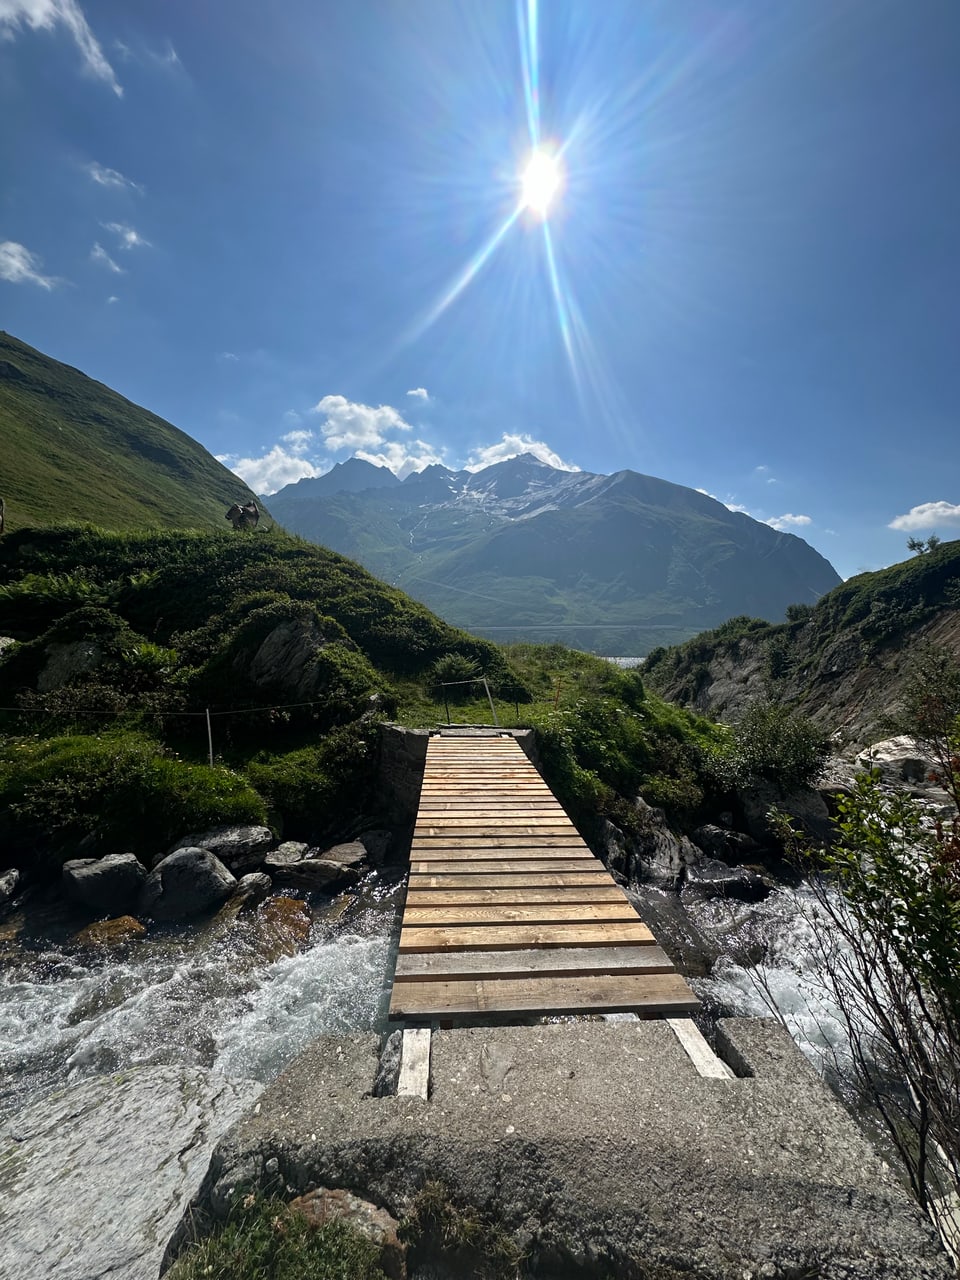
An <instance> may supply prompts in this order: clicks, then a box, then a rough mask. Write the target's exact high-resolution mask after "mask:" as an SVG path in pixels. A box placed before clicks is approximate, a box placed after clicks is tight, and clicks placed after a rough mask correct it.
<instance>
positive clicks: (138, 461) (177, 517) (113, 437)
mask: <svg viewBox="0 0 960 1280" xmlns="http://www.w3.org/2000/svg"><path fill="white" fill-rule="evenodd" d="M0 437H2V439H3V461H2V473H0V484H2V496H3V498H4V500H5V502H6V526H7V529H8V530H15V529H18V528H22V527H23V526H25V525H42V524H52V523H66V522H70V521H93V522H95V523H97V524H99V525H102V526H104V527H106V528H116V529H129V528H136V527H141V528H164V527H165V528H177V527H179V528H208V529H209V528H217V529H219V528H224V527H226V526H225V524H224V514H225V512H226V509H227V507H229V506H230V505H231V504H232V503H234V502H237V501H239V502H245V501H248V500H249V499H250V498H252V497H253V494H252V493H251V491H250V490H249V489H248V488H247V486H246V485H245V484H244V483H243V481H242V480H240V479H238V478H237V477H236V476H235V475H233V473H232V472H230V471H228V470H227V468H226V467H224V466H222V465H221V463H219V462H217V461H216V459H215V458H213V457H212V456H211V455H210V454H209V453H207V451H206V450H205V449H204V448H203V447H202V446H201V445H199V444H197V442H196V441H195V440H192V439H191V438H190V437H189V436H187V435H185V434H184V433H183V432H182V431H179V430H178V429H177V428H176V427H174V426H171V425H170V423H169V422H165V421H164V420H163V419H162V418H158V417H157V416H156V415H155V414H153V413H149V412H148V411H147V410H146V409H141V408H140V407H139V406H138V405H135V404H132V403H131V402H130V401H129V400H125V399H124V398H123V396H121V395H118V394H117V393H116V392H115V391H111V390H110V388H109V387H105V386H104V385H103V384H102V383H99V382H94V381H93V379H91V378H88V377H86V376H85V375H84V374H82V373H80V372H79V370H77V369H72V368H71V367H70V366H69V365H65V364H60V363H59V362H58V361H56V360H52V359H50V357H49V356H45V355H43V354H42V353H41V352H39V351H35V350H34V349H33V348H32V347H28V346H27V345H26V343H23V342H20V341H19V340H18V339H17V338H13V337H11V336H10V335H9V334H6V333H0Z"/></svg>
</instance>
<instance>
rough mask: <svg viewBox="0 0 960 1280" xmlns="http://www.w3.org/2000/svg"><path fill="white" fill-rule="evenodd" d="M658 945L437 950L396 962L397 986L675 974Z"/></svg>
mask: <svg viewBox="0 0 960 1280" xmlns="http://www.w3.org/2000/svg"><path fill="white" fill-rule="evenodd" d="M673 972H674V967H673V965H672V963H671V962H670V957H669V956H668V955H666V953H665V952H664V951H663V950H662V949H661V948H660V947H657V946H651V945H649V944H648V945H646V946H642V947H550V948H546V949H544V950H542V951H439V952H433V953H429V952H427V953H419V952H414V953H408V954H406V955H402V956H398V957H397V969H396V973H395V975H394V981H395V982H406V981H408V980H411V979H412V980H415V981H420V982H433V981H435V980H437V979H445V978H483V977H485V976H488V975H493V974H496V975H499V977H501V978H523V977H527V976H529V975H531V974H542V975H546V974H553V975H556V976H562V975H564V974H566V975H573V974H581V975H587V974H602V973H673Z"/></svg>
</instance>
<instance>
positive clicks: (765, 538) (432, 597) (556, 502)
mask: <svg viewBox="0 0 960 1280" xmlns="http://www.w3.org/2000/svg"><path fill="white" fill-rule="evenodd" d="M353 461H357V462H362V461H363V460H359V459H356V460H353ZM365 468H366V469H362V468H359V467H356V468H353V469H352V470H351V473H350V480H351V488H350V489H349V490H346V489H336V488H334V486H335V485H336V484H337V483H338V481H337V480H334V481H333V482H332V483H330V482H328V485H327V488H328V490H329V491H328V492H326V493H324V494H322V495H320V496H319V497H316V498H310V497H309V494H308V493H307V492H306V491H304V490H303V489H302V488H301V487H300V486H301V485H302V484H303V482H302V481H301V482H300V483H299V484H298V485H295V486H287V487H286V488H284V489H281V490H279V491H278V492H277V493H275V494H273V495H271V497H270V502H271V509H272V510H273V512H274V514H275V515H276V518H277V519H278V520H281V521H282V522H283V523H284V524H285V526H286V527H287V528H289V529H290V530H291V531H292V532H295V533H298V534H300V535H301V536H303V537H306V538H308V539H311V540H313V541H317V542H320V543H322V544H324V545H327V546H330V547H332V548H333V549H335V550H337V551H340V552H341V553H342V554H345V555H350V556H353V557H355V558H356V559H358V560H359V561H360V562H361V563H362V564H364V565H365V566H366V567H367V568H368V569H370V570H371V572H373V573H376V574H379V575H380V576H382V577H384V578H386V579H387V580H388V581H391V582H393V583H394V584H395V585H397V586H401V587H403V588H404V590H407V591H410V592H411V593H412V594H413V595H415V596H416V597H417V598H418V599H421V600H422V601H423V602H424V603H426V604H428V605H429V606H430V608H432V609H434V610H436V611H437V612H439V613H441V614H442V615H443V616H445V617H447V618H449V619H450V620H451V621H454V622H455V623H456V625H458V626H463V627H467V628H469V629H471V630H473V631H475V632H479V633H480V634H487V635H493V636H495V637H496V638H498V639H530V638H537V639H562V640H563V641H564V642H565V643H571V644H574V645H578V646H579V647H582V648H591V649H594V650H595V651H597V650H600V651H604V652H608V653H612V654H616V653H629V654H636V655H642V654H643V653H646V652H647V651H649V649H651V648H652V647H654V646H655V645H658V644H662V643H665V642H666V643H672V642H677V641H678V640H682V639H685V638H687V637H688V636H692V635H695V634H697V633H698V632H699V631H702V630H704V629H706V628H707V627H708V626H716V625H717V624H718V623H719V622H722V621H723V620H724V619H725V618H728V617H731V616H734V615H736V614H739V613H751V614H756V615H758V616H760V617H765V618H768V619H769V620H771V621H778V620H780V619H781V618H782V617H783V615H784V611H785V609H786V607H787V606H788V605H789V604H792V603H796V602H798V601H799V602H806V603H813V602H814V601H815V600H816V599H818V598H819V596H820V595H821V594H823V592H824V591H827V590H829V589H830V588H831V587H833V586H835V585H836V584H837V583H839V582H840V577H839V575H838V574H837V573H836V571H835V570H834V569H833V567H832V565H830V564H829V562H828V561H827V560H826V559H825V558H824V557H822V556H821V555H820V554H819V553H818V552H817V551H815V550H814V549H813V548H812V547H810V546H809V545H808V544H807V543H806V542H804V541H803V539H801V538H799V537H797V536H796V535H795V534H790V533H781V532H779V531H777V530H775V529H772V528H770V526H768V525H765V524H761V523H760V522H759V521H756V520H753V519H752V518H751V517H749V516H746V515H743V514H742V513H740V512H731V511H729V510H728V509H727V508H726V507H725V506H724V505H723V503H721V502H718V501H717V500H716V499H715V498H711V497H710V496H709V495H707V494H703V493H701V492H700V491H699V490H695V489H689V488H687V487H686V486H684V485H678V484H675V483H673V482H672V481H668V480H662V479H659V478H658V477H655V476H646V475H643V474H642V473H640V472H635V471H631V470H629V469H623V470H620V471H617V472H614V473H613V474H611V475H602V474H597V473H593V472H586V471H561V470H559V469H558V468H554V467H551V466H550V465H549V464H547V463H545V462H543V461H542V460H541V459H539V458H536V457H534V456H533V455H531V454H521V455H518V456H517V457H514V458H511V459H507V460H505V461H501V462H497V463H494V464H492V465H491V466H490V467H486V468H482V469H479V470H471V471H467V470H459V471H453V470H451V469H450V468H447V467H443V466H441V465H439V464H435V465H433V466H431V467H428V468H426V469H425V470H424V471H422V472H419V473H411V474H410V475H409V476H407V477H406V478H405V479H404V480H402V481H397V483H396V484H390V482H389V481H386V482H384V481H383V479H382V478H380V477H378V476H377V473H378V472H380V471H381V470H382V468H377V467H374V466H373V464H370V463H366V464H365ZM327 474H328V475H329V474H331V473H327ZM391 474H392V473H391ZM365 478H376V479H377V482H378V486H377V487H376V488H374V487H372V486H370V487H364V488H355V487H352V486H353V485H354V484H362V483H363V482H364V479H365ZM395 479H396V477H395ZM544 633H546V634H544Z"/></svg>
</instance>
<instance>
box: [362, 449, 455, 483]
mask: <svg viewBox="0 0 960 1280" xmlns="http://www.w3.org/2000/svg"><path fill="white" fill-rule="evenodd" d="M356 456H357V457H358V458H363V460H364V462H372V463H373V465H374V466H375V467H389V468H390V470H391V471H392V472H393V474H394V475H395V476H399V478H400V479H401V480H404V479H406V477H407V476H408V475H410V473H411V472H412V471H422V470H423V469H424V467H432V466H433V465H434V464H435V463H438V462H443V452H442V450H438V449H436V448H435V447H434V446H433V445H432V444H427V443H426V441H424V440H410V441H407V440H389V441H387V443H386V444H384V445H383V446H382V448H381V449H380V450H379V452H377V453H373V452H371V451H370V450H368V449H358V450H357V453H356Z"/></svg>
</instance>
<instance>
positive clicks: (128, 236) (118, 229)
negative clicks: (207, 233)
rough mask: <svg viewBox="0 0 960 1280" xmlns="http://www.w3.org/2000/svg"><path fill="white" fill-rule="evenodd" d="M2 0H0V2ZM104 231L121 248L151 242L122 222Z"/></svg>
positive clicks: (145, 245) (140, 246) (146, 246)
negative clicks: (107, 232) (115, 238)
mask: <svg viewBox="0 0 960 1280" xmlns="http://www.w3.org/2000/svg"><path fill="white" fill-rule="evenodd" d="M2 3H3V0H0V4H2ZM100 225H101V227H103V229H104V231H112V232H113V234H114V235H115V236H116V237H117V240H118V242H119V244H120V248H121V249H149V248H151V247H152V246H151V244H150V241H149V240H145V239H144V237H143V236H142V235H141V234H140V232H139V231H134V229H133V227H128V226H127V225H126V223H124V222H101V223H100Z"/></svg>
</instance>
